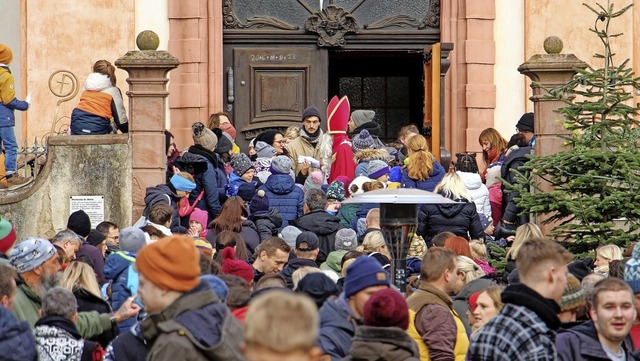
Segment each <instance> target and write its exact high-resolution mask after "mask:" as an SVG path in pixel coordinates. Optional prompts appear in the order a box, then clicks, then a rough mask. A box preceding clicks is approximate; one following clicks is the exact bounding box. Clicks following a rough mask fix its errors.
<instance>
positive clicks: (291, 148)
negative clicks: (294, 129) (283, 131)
mask: <svg viewBox="0 0 640 361" xmlns="http://www.w3.org/2000/svg"><path fill="white" fill-rule="evenodd" d="M320 137H322V136H320ZM317 144H320V142H318V143H317ZM287 151H288V152H289V156H290V157H291V160H292V161H293V171H294V172H295V174H298V172H300V169H302V163H298V156H300V155H304V156H307V157H313V158H315V159H317V160H318V161H319V162H320V161H321V159H320V152H319V151H318V147H317V146H315V147H314V146H313V144H311V143H309V141H308V140H306V139H305V138H304V137H302V136H300V137H298V138H296V139H294V140H292V141H291V143H289V144H288V145H287ZM314 170H315V169H310V172H312V171H314Z"/></svg>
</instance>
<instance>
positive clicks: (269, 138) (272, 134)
mask: <svg viewBox="0 0 640 361" xmlns="http://www.w3.org/2000/svg"><path fill="white" fill-rule="evenodd" d="M276 135H278V131H277V130H275V129H269V130H265V131H264V132H262V133H260V134H258V136H257V137H256V143H257V142H265V143H267V145H270V146H273V142H274V141H275V139H276Z"/></svg>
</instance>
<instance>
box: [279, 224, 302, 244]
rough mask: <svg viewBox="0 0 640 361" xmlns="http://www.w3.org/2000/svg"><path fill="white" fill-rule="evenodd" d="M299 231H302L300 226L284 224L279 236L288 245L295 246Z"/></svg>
mask: <svg viewBox="0 0 640 361" xmlns="http://www.w3.org/2000/svg"><path fill="white" fill-rule="evenodd" d="M300 233H302V231H301V230H300V228H298V227H295V226H286V227H284V228H283V229H282V231H281V232H280V238H282V239H284V241H285V242H287V244H288V245H289V247H291V248H295V247H296V239H297V238H298V235H299V234H300Z"/></svg>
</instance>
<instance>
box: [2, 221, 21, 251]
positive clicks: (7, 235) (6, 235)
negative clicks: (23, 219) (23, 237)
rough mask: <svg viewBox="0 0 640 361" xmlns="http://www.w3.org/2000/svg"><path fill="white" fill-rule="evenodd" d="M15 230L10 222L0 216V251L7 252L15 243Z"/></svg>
mask: <svg viewBox="0 0 640 361" xmlns="http://www.w3.org/2000/svg"><path fill="white" fill-rule="evenodd" d="M16 238H17V236H16V230H15V229H14V228H13V226H12V225H11V223H9V221H7V220H6V219H4V218H2V217H0V252H2V253H7V252H9V249H11V247H13V245H14V244H15V243H16Z"/></svg>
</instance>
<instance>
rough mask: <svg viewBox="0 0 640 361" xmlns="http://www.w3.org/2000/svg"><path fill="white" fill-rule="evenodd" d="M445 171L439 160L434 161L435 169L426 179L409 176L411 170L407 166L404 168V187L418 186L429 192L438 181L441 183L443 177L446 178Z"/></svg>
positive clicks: (417, 187) (434, 187)
mask: <svg viewBox="0 0 640 361" xmlns="http://www.w3.org/2000/svg"><path fill="white" fill-rule="evenodd" d="M445 173H446V172H445V170H444V167H442V165H441V164H440V162H438V161H436V162H434V163H433V171H432V172H431V174H429V178H427V179H425V180H415V179H412V178H409V172H408V170H407V169H406V168H405V169H403V170H402V188H416V189H421V190H423V191H427V192H433V190H434V189H436V186H437V185H438V183H440V181H441V180H442V178H444V175H445Z"/></svg>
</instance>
